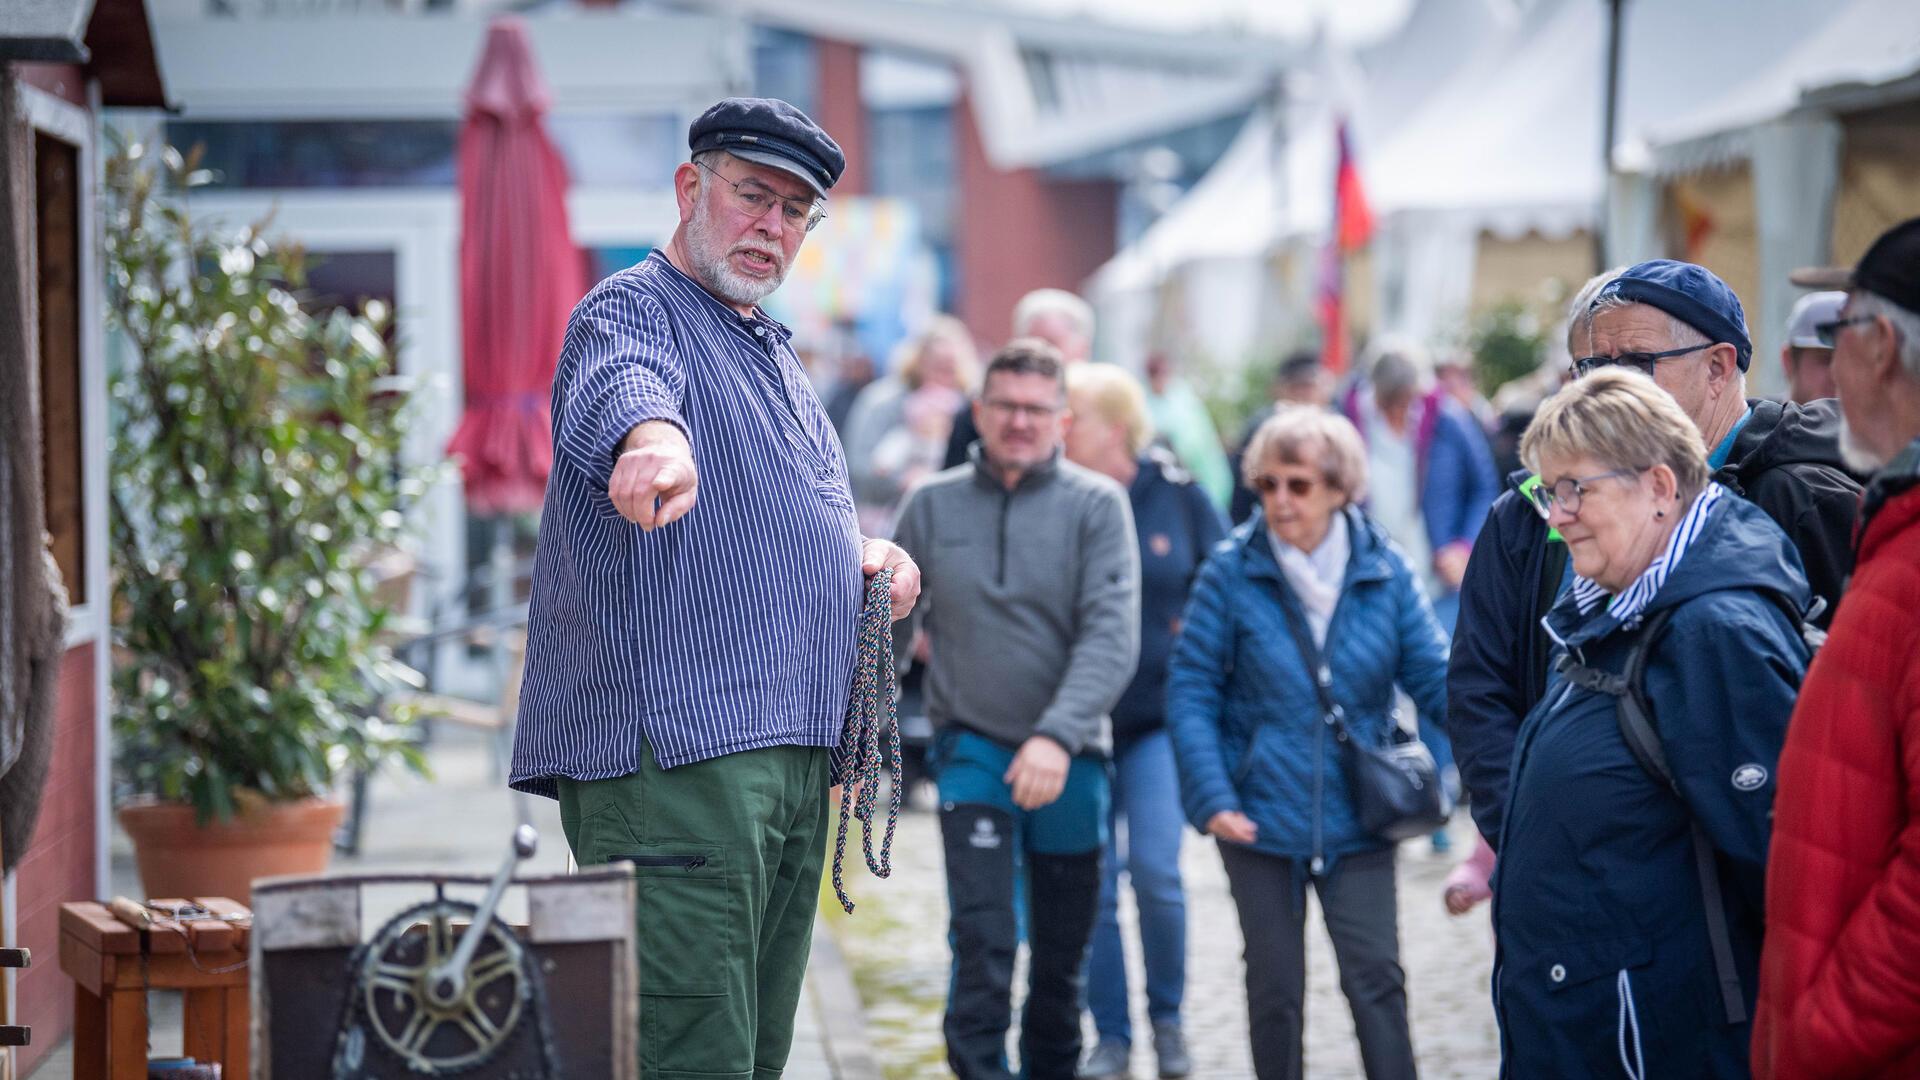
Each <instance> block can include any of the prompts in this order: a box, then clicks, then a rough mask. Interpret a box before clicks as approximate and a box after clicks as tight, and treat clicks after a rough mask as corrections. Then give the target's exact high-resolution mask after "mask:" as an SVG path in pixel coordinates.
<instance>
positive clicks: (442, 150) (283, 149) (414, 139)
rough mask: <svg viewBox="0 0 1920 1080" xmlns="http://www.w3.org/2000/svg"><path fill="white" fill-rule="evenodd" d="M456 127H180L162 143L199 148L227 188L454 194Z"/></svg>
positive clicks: (332, 123) (389, 123)
mask: <svg viewBox="0 0 1920 1080" xmlns="http://www.w3.org/2000/svg"><path fill="white" fill-rule="evenodd" d="M459 139H460V123H459V121H457V120H221V121H193V120H177V121H171V122H169V123H168V124H167V141H168V142H170V143H172V144H173V145H174V146H177V147H179V148H180V149H181V151H182V152H185V151H187V150H190V149H192V148H193V147H195V146H200V147H203V148H204V155H205V156H204V157H203V158H202V159H201V165H202V166H203V167H205V168H208V169H211V170H213V172H214V174H215V183H216V184H217V185H218V186H221V187H230V188H343V187H452V186H453V182H454V158H455V150H456V147H457V146H458V143H459Z"/></svg>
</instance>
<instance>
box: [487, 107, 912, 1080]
mask: <svg viewBox="0 0 1920 1080" xmlns="http://www.w3.org/2000/svg"><path fill="white" fill-rule="evenodd" d="M689 144H690V148H691V150H692V160H691V161H689V162H687V163H685V164H683V165H681V166H680V167H679V169H678V170H676V171H675V173H674V193H675V195H676V197H677V199H678V203H679V210H680V223H679V226H678V227H677V228H676V229H675V231H674V234H673V237H672V239H671V240H670V241H669V242H668V244H667V245H666V246H665V247H664V248H662V249H660V250H657V251H655V252H654V253H653V254H651V255H649V256H648V257H647V259H646V260H645V261H643V262H641V263H640V264H639V265H638V266H634V267H631V268H629V269H627V270H624V271H621V272H620V273H617V274H615V275H613V276H612V277H610V278H608V279H607V280H606V281H604V282H602V283H601V284H600V285H598V286H596V287H595V288H594V289H593V291H592V292H590V293H588V295H587V297H586V298H585V299H584V300H582V301H581V302H580V304H579V306H578V307H576V308H575V309H574V312H573V317H572V319H571V320H570V321H569V323H568V326H567V334H566V340H565V343H564V345H563V347H562V350H561V354H560V361H559V365H558V368H557V370H556V371H555V373H554V382H553V442H554V468H553V472H552V475H551V476H550V477H549V479H548V482H547V495H546V505H545V507H544V509H543V511H542V516H541V529H540V541H539V547H538V550H537V553H536V555H535V560H534V582H533V597H532V606H531V612H530V616H529V625H528V643H527V672H526V679H525V683H524V687H523V689H522V692H521V698H520V716H519V727H518V730H517V732H516V733H515V740H514V755H513V772H512V776H511V780H510V782H511V783H512V785H513V786H514V787H516V788H519V789H520V790H523V791H530V792H534V793H537V794H542V795H547V796H550V797H555V798H558V799H559V801H560V819H561V824H562V826H563V827H564V828H565V830H566V834H567V842H568V844H569V845H571V847H572V849H573V852H574V856H575V857H576V858H577V859H578V860H579V861H580V863H581V864H582V865H589V864H595V863H606V862H614V861H622V860H624V861H628V862H631V863H633V864H634V866H635V868H636V869H635V873H636V876H637V879H638V886H639V888H638V895H639V906H640V917H639V918H638V920H637V923H636V926H637V931H638V946H639V954H640V995H641V997H640V1017H641V1032H640V1040H639V1041H640V1048H641V1053H640V1056H641V1068H642V1072H643V1075H646V1076H650V1077H676V1076H694V1075H698V1076H702V1077H715V1078H729V1080H736V1078H737V1080H753V1078H756V1077H769V1076H778V1075H779V1074H780V1071H781V1069H782V1068H783V1067H784V1066H785V1064H786V1060H787V1053H788V1049H789V1047H790V1045H791V1043H792V1038H793V1017H794V1012H795V1009H796V1007H797V1006H798V1003H799V995H800V986H801V978H802V975H803V974H804V972H805V969H806V962H807V955H808V950H809V947H810V945H811V940H812V930H813V915H814V907H815V904H816V901H817V896H818V891H819V882H820V874H821V866H822V862H823V857H824V845H825V842H826V839H827V834H828V821H829V809H828V785H829V784H830V783H831V782H832V773H833V771H834V767H835V765H836V764H837V763H835V762H832V761H831V760H830V754H831V748H832V747H834V746H836V745H837V744H838V742H839V740H840V732H841V726H842V722H843V719H844V716H845V713H846V709H847V696H848V691H849V688H850V685H851V682H852V674H853V668H854V660H855V651H856V646H855V634H856V628H857V621H858V616H859V613H860V608H861V605H862V597H863V594H864V586H863V584H862V578H863V576H871V575H873V574H874V573H876V572H878V571H879V570H880V569H881V568H882V567H883V566H884V567H890V568H892V569H893V570H894V579H893V596H892V600H893V609H894V617H895V618H899V617H901V616H903V615H905V614H906V613H907V611H908V610H909V609H910V608H911V607H912V605H913V601H914V599H915V598H916V597H917V596H918V594H919V588H920V585H919V569H918V568H917V567H916V566H915V565H914V564H913V562H912V561H911V560H910V559H908V558H907V557H906V554H905V552H904V551H902V550H901V549H900V548H897V547H895V546H894V545H892V544H890V543H887V542H886V541H882V540H863V539H862V538H861V536H860V534H859V531H858V527H857V525H856V522H855V519H854V510H853V499H852V496H851V494H850V493H849V491H848V487H847V469H846V463H845V461H844V460H843V458H842V456H841V452H840V447H839V444H838V442H837V441H836V439H835V437H834V434H833V428H832V425H831V424H830V423H829V422H828V420H827V416H826V412H825V410H824V409H823V408H822V407H821V405H820V402H819V399H818V398H817V397H815V395H814V393H813V390H812V388H811V387H810V386H809V384H808V382H807V377H806V374H805V372H804V371H803V370H802V369H801V367H800V364H799V361H798V359H797V358H796V357H795V355H794V352H793V350H792V348H790V347H789V345H788V343H787V339H788V336H789V331H788V330H787V328H786V327H784V326H782V325H780V324H779V323H777V322H774V321H773V320H772V319H770V318H768V317H767V316H766V315H765V314H764V313H763V312H761V311H760V309H759V308H758V307H757V304H758V303H759V301H760V300H761V299H762V298H763V297H765V296H766V295H767V294H769V293H771V292H772V291H773V290H774V289H775V288H776V287H778V286H779V284H780V282H781V280H782V279H783V278H784V277H785V275H786V271H787V268H788V267H789V266H790V265H791V264H792V261H793V258H794V256H795V255H796V253H797V252H798V251H799V249H800V245H801V242H802V241H803V240H804V239H805V238H806V234H807V232H808V230H810V229H811V228H812V227H813V226H814V225H815V224H817V223H818V222H819V220H820V218H821V217H823V216H824V210H823V207H822V204H823V202H824V200H825V197H826V191H827V189H829V188H830V187H832V185H833V183H834V181H835V180H837V179H838V178H839V175H840V172H841V170H842V168H843V167H844V165H845V158H844V157H843V156H842V154H841V151H840V148H839V147H838V146H837V145H836V144H835V143H834V141H833V140H832V139H831V138H830V137H829V136H828V135H827V134H826V133H825V132H824V131H822V130H820V128H819V127H818V126H817V125H815V124H814V123H813V121H812V120H810V119H808V118H807V116H806V115H805V114H803V113H801V112H800V111H799V110H798V109H795V108H794V107H793V106H791V105H789V104H787V103H786V102H783V101H774V100H769V99H758V98H732V99H728V100H726V101H723V102H721V103H719V104H718V105H715V106H714V107H713V108H712V109H709V110H708V111H707V112H706V113H705V114H704V115H702V116H701V117H700V118H699V119H698V120H696V121H695V122H694V124H693V127H692V129H691V131H690V132H689Z"/></svg>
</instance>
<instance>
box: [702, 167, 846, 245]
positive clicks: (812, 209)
mask: <svg viewBox="0 0 1920 1080" xmlns="http://www.w3.org/2000/svg"><path fill="white" fill-rule="evenodd" d="M694 164H695V165H698V166H700V167H701V168H703V169H705V170H707V171H708V172H710V173H712V174H713V175H715V176H717V177H719V178H720V182H721V183H723V184H726V185H727V186H729V187H731V188H733V197H734V198H735V199H736V200H740V199H750V198H753V197H755V196H756V195H758V194H759V193H758V192H754V191H744V192H743V191H741V190H740V187H741V185H743V184H752V185H753V186H754V187H756V188H760V189H761V190H764V191H765V192H766V193H767V197H768V198H770V199H772V200H773V201H774V202H777V203H779V204H780V209H781V215H780V221H781V224H783V225H786V226H788V227H792V226H793V225H794V223H793V222H790V221H788V220H787V218H786V212H787V211H789V210H792V209H793V208H794V203H796V202H799V201H800V200H798V199H789V198H787V197H786V196H784V195H782V194H780V193H779V192H777V191H775V190H773V189H772V188H770V187H767V185H765V184H763V183H761V182H760V181H758V180H755V179H754V178H753V177H751V176H748V177H744V178H742V179H739V180H729V179H727V176H726V174H725V173H722V172H721V171H720V170H719V169H716V168H714V167H713V166H711V165H709V164H707V163H706V162H704V161H696V162H694ZM741 212H742V213H747V214H752V215H753V220H755V221H758V220H760V219H761V218H763V217H766V216H767V210H766V209H762V210H760V211H759V212H758V213H755V212H754V210H753V208H752V207H750V206H743V207H741ZM801 213H802V214H804V215H805V217H804V220H803V221H802V222H801V223H800V227H801V230H802V231H803V232H812V231H813V230H814V229H815V228H817V227H819V225H820V223H821V222H823V221H825V220H827V208H826V207H825V206H822V205H820V200H819V199H814V200H812V201H811V202H809V203H807V208H806V209H805V210H804V211H801Z"/></svg>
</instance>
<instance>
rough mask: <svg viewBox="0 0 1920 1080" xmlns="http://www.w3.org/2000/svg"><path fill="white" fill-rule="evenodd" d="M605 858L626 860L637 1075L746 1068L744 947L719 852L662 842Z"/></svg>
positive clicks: (749, 980) (748, 968) (750, 1034)
mask: <svg viewBox="0 0 1920 1080" xmlns="http://www.w3.org/2000/svg"><path fill="white" fill-rule="evenodd" d="M605 861H607V862H610V863H619V862H626V863H630V864H631V865H632V866H633V877H634V885H635V893H636V909H635V917H634V940H635V943H636V945H637V947H638V952H639V957H640V1054H641V1063H642V1073H643V1075H667V1076H673V1075H678V1074H681V1073H686V1074H709V1073H711V1074H720V1075H734V1074H744V1073H746V1072H748V1071H750V1070H752V1068H753V1063H754V1052H755V1033H754V1021H753V1016H754V1013H753V1000H754V981H753V971H752V965H751V963H750V959H751V955H752V951H753V950H752V948H751V947H750V941H749V938H748V935H747V934H746V933H745V931H744V930H743V928H742V927H741V926H739V925H738V923H740V921H741V912H740V911H739V910H738V907H737V899H736V896H735V890H734V889H733V888H732V884H733V883H732V879H731V876H730V873H729V869H728V866H727V860H726V857H725V854H724V852H723V851H722V850H721V849H719V848H709V847H692V846H688V845H686V844H678V843H672V842H666V843H661V844H650V845H631V846H628V847H625V848H619V849H614V850H611V851H610V852H609V854H608V855H607V857H606V860H605Z"/></svg>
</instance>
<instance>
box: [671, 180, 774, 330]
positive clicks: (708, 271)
mask: <svg viewBox="0 0 1920 1080" xmlns="http://www.w3.org/2000/svg"><path fill="white" fill-rule="evenodd" d="M749 249H750V250H753V251H758V252H761V253H762V254H764V255H767V256H769V257H770V258H772V259H773V270H774V273H773V276H772V277H770V278H765V279H761V278H750V277H747V276H746V275H744V274H741V273H738V272H736V271H735V270H734V269H733V267H731V266H729V265H728V264H727V256H728V255H729V254H731V252H729V251H727V250H725V249H724V248H723V247H722V246H721V244H720V242H719V241H718V240H716V239H715V238H714V235H713V220H712V216H711V212H710V211H709V210H708V209H707V200H706V198H705V197H704V193H703V195H702V198H701V199H700V201H699V202H698V203H696V204H694V208H693V220H691V221H689V222H687V254H688V255H689V256H690V257H691V258H692V260H693V274H694V276H695V277H696V278H699V279H700V284H702V285H704V286H706V288H707V291H708V292H711V293H713V294H714V295H715V296H718V297H720V298H721V299H722V300H725V301H726V302H728V303H730V304H738V305H740V306H742V307H748V306H751V305H753V304H757V303H759V302H760V301H762V300H764V299H766V298H767V296H768V295H769V294H771V293H772V292H773V290H775V289H777V288H779V287H780V283H781V282H783V281H785V280H786V279H787V261H786V258H785V256H784V254H783V253H782V252H780V251H779V250H778V249H776V248H773V247H771V246H763V245H760V244H753V243H741V244H737V245H735V246H734V250H749Z"/></svg>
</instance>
